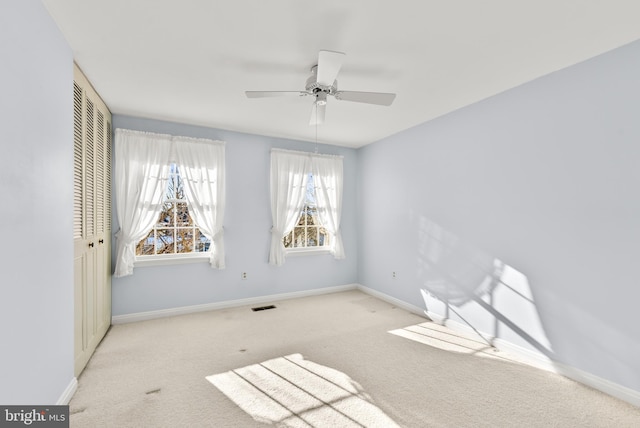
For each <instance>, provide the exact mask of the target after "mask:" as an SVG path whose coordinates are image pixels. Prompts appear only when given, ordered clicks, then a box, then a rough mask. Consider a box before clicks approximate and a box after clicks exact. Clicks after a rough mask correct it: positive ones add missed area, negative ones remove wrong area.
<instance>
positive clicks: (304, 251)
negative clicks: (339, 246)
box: [286, 248, 331, 257]
mask: <svg viewBox="0 0 640 428" xmlns="http://www.w3.org/2000/svg"><path fill="white" fill-rule="evenodd" d="M286 252H287V257H289V256H292V257H297V256H317V255H322V254H331V251H330V250H328V249H324V248H323V249H320V248H293V249H288V250H286Z"/></svg>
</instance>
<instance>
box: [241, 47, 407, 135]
mask: <svg viewBox="0 0 640 428" xmlns="http://www.w3.org/2000/svg"><path fill="white" fill-rule="evenodd" d="M344 56H345V54H344V53H342V52H334V51H325V50H323V51H320V52H319V54H318V64H316V65H314V66H313V67H311V73H312V74H311V76H310V77H309V78H308V79H307V82H306V84H305V90H304V91H246V92H245V94H246V96H247V98H269V97H279V96H289V95H297V96H308V95H311V96H313V97H314V102H313V107H312V110H311V119H310V120H309V125H318V124H321V123H324V117H325V108H326V104H327V96H328V95H331V96H333V97H334V98H335V99H337V100H343V101H353V102H358V103H365V104H376V105H382V106H390V105H391V103H393V100H394V99H395V97H396V94H392V93H386V92H358V91H339V90H338V81H337V80H336V77H337V76H338V72H339V71H340V68H341V67H342V61H343V59H344Z"/></svg>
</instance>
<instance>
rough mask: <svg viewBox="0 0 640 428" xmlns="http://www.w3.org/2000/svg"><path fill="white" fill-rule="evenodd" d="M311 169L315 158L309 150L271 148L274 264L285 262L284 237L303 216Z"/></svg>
mask: <svg viewBox="0 0 640 428" xmlns="http://www.w3.org/2000/svg"><path fill="white" fill-rule="evenodd" d="M310 171H311V158H310V157H309V155H308V154H301V153H296V152H289V151H286V150H276V149H274V150H272V151H271V180H270V185H271V218H272V222H273V225H272V227H271V251H270V252H269V264H271V265H275V266H281V265H282V264H283V263H284V260H285V248H284V244H283V243H282V238H284V235H285V233H287V232H288V231H290V230H291V229H293V226H294V225H295V223H296V221H297V220H298V217H299V216H300V210H301V209H302V207H303V205H304V199H305V194H306V188H307V180H308V174H309V172H310Z"/></svg>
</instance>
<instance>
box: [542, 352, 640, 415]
mask: <svg viewBox="0 0 640 428" xmlns="http://www.w3.org/2000/svg"><path fill="white" fill-rule="evenodd" d="M554 366H555V367H554V368H555V370H554V371H555V373H558V374H560V375H562V376H564V377H567V378H569V379H571V380H575V381H576V382H580V383H582V384H584V385H587V386H590V387H591V388H593V389H597V390H598V391H601V392H604V393H605V394H609V395H611V396H612V397H616V398H619V399H620V400H623V401H626V402H627V403H629V404H632V405H634V406H636V407H640V391H636V390H634V389H631V388H627V387H626V386H622V385H620V384H617V383H615V382H611V381H609V380H607V379H603V378H601V377H598V376H596V375H594V374H591V373H588V372H585V371H582V370H580V369H577V368H575V367H571V366H567V365H565V364H562V363H558V362H554Z"/></svg>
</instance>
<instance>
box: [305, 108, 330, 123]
mask: <svg viewBox="0 0 640 428" xmlns="http://www.w3.org/2000/svg"><path fill="white" fill-rule="evenodd" d="M326 109H327V105H326V104H318V103H313V108H312V109H311V118H310V119H309V125H322V124H323V123H324V114H325V112H326Z"/></svg>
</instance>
